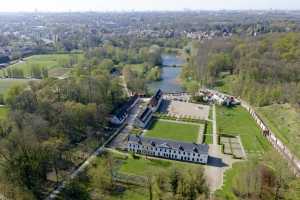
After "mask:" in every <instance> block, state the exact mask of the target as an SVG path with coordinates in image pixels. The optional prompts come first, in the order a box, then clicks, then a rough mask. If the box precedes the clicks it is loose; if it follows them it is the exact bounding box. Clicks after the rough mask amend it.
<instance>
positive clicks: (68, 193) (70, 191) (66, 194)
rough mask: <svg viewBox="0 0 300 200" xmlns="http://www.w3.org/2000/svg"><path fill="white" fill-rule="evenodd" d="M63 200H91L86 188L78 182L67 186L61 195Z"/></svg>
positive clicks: (74, 181)
mask: <svg viewBox="0 0 300 200" xmlns="http://www.w3.org/2000/svg"><path fill="white" fill-rule="evenodd" d="M61 196H62V197H63V199H64V200H74V199H78V200H89V199H91V197H90V194H89V191H88V190H87V188H86V186H85V185H84V184H82V183H80V181H79V180H77V179H76V180H73V181H72V182H71V183H69V184H67V186H66V188H65V189H64V190H63V192H62V195H61Z"/></svg>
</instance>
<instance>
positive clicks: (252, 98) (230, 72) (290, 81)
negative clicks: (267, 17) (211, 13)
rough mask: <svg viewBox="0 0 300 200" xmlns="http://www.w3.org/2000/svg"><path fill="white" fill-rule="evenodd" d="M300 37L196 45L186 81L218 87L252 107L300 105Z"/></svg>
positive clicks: (275, 36)
mask: <svg viewBox="0 0 300 200" xmlns="http://www.w3.org/2000/svg"><path fill="white" fill-rule="evenodd" d="M299 47H300V34H299V33H281V34H267V35H264V36H261V37H258V38H232V39H227V40H224V39H219V40H210V41H205V42H201V43H200V42H194V43H193V44H192V45H190V47H189V48H186V52H187V53H188V54H189V64H188V65H187V66H186V67H185V69H184V72H183V75H182V76H183V78H184V79H185V80H187V81H190V82H192V81H197V82H199V83H200V84H201V85H202V86H209V87H217V88H220V89H221V90H222V89H224V90H225V92H227V93H230V94H233V95H235V96H240V97H242V98H244V99H245V100H247V101H249V102H250V103H252V104H253V105H257V106H266V105H270V104H274V103H291V104H293V105H295V106H297V105H298V106H299V105H300V102H299V99H300V65H299V61H300V50H299Z"/></svg>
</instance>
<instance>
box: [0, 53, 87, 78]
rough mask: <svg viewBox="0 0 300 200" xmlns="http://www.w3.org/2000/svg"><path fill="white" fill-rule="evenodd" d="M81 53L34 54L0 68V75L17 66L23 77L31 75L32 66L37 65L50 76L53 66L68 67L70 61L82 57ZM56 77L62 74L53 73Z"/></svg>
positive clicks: (63, 71) (76, 60) (3, 75)
mask: <svg viewBox="0 0 300 200" xmlns="http://www.w3.org/2000/svg"><path fill="white" fill-rule="evenodd" d="M82 56H83V55H82V54H45V55H34V56H30V57H28V58H25V59H23V60H22V61H19V62H18V63H16V64H13V65H11V66H9V67H7V68H5V69H2V70H0V77H5V75H7V69H9V68H10V69H12V68H17V69H21V70H22V71H23V73H24V76H25V77H31V70H32V67H33V66H35V67H38V68H40V69H42V68H46V69H48V70H49V76H51V69H54V68H66V69H70V67H71V63H72V62H74V63H75V62H78V61H79V60H80V59H82ZM61 72H62V73H66V70H62V71H61ZM53 74H54V75H55V76H56V77H59V76H63V75H64V74H57V72H55V73H53Z"/></svg>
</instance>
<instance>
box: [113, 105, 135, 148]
mask: <svg viewBox="0 0 300 200" xmlns="http://www.w3.org/2000/svg"><path fill="white" fill-rule="evenodd" d="M139 107H140V102H138V103H137V104H136V105H135V107H134V108H133V109H132V110H131V112H130V114H129V116H128V119H127V126H126V127H125V128H124V129H123V130H122V131H121V132H120V133H119V134H118V135H117V136H116V137H115V138H114V139H113V140H112V141H111V142H110V143H109V144H108V147H109V148H126V145H127V143H126V142H124V141H125V140H126V139H127V137H128V135H129V134H130V132H131V130H132V128H133V125H134V121H135V118H136V117H137V115H138V113H139V111H140V108H139Z"/></svg>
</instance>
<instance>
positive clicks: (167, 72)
mask: <svg viewBox="0 0 300 200" xmlns="http://www.w3.org/2000/svg"><path fill="white" fill-rule="evenodd" d="M162 64H163V67H162V75H161V78H162V80H161V81H154V82H151V83H149V84H148V88H149V90H150V92H154V91H156V90H157V89H161V90H162V91H163V92H167V93H171V92H183V88H182V87H181V84H180V80H179V76H180V74H181V70H182V68H181V66H182V65H183V64H184V60H183V59H182V58H181V57H179V56H177V55H176V54H163V55H162Z"/></svg>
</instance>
